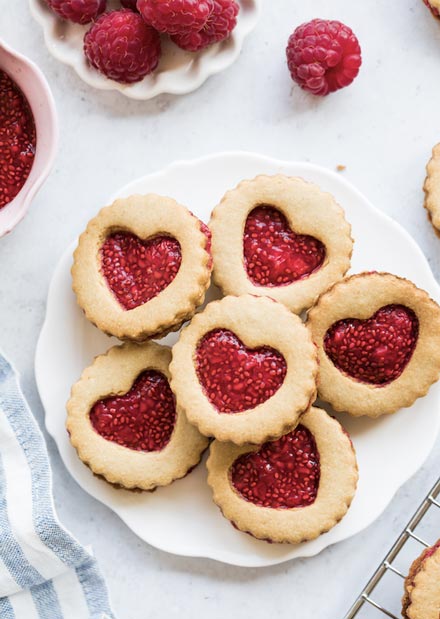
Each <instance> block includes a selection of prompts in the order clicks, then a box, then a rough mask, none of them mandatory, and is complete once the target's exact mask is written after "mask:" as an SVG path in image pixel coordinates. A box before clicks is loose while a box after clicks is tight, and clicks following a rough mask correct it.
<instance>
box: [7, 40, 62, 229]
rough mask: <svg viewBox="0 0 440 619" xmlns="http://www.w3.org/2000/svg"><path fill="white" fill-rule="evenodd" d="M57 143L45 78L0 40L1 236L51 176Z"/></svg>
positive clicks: (48, 90)
mask: <svg viewBox="0 0 440 619" xmlns="http://www.w3.org/2000/svg"><path fill="white" fill-rule="evenodd" d="M57 141H58V127H57V116H56V110H55V103H54V100H53V97H52V93H51V91H50V89H49V85H48V83H47V81H46V79H45V77H44V75H43V74H42V72H41V71H40V69H39V68H38V67H37V66H36V65H35V64H34V63H32V62H31V61H29V60H28V59H27V58H25V57H24V56H22V55H21V54H18V53H17V52H16V51H14V50H12V49H11V48H10V47H8V46H7V45H6V44H5V43H4V42H3V41H2V40H1V39H0V236H3V235H5V234H7V233H8V232H10V231H11V230H12V229H13V228H14V226H16V224H17V223H18V222H19V221H21V219H23V217H24V215H25V214H26V212H27V210H28V208H29V205H30V204H31V202H32V199H33V198H34V197H35V194H36V193H37V191H38V190H39V188H40V187H41V185H42V184H43V182H44V181H45V179H46V178H47V176H48V174H49V172H50V169H51V167H52V164H53V160H54V157H55V152H56V147H57Z"/></svg>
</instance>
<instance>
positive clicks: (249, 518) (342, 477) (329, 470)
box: [206, 407, 358, 544]
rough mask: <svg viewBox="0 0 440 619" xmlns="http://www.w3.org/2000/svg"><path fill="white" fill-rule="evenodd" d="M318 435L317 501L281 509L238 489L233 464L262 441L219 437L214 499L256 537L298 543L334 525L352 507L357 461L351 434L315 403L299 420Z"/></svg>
mask: <svg viewBox="0 0 440 619" xmlns="http://www.w3.org/2000/svg"><path fill="white" fill-rule="evenodd" d="M299 423H300V424H301V425H303V426H304V427H305V428H307V429H308V430H309V431H310V432H311V434H312V435H313V437H314V439H315V442H316V446H317V449H318V453H319V456H320V468H321V475H320V482H319V487H318V494H317V497H316V500H315V501H314V503H312V504H311V505H309V506H307V507H296V508H293V509H281V508H279V509H278V508H271V507H261V506H259V505H255V504H253V503H251V502H250V501H247V500H246V499H244V498H243V497H242V496H240V494H239V493H238V492H237V491H236V490H235V489H234V487H233V486H232V483H231V479H230V470H231V467H232V465H233V464H234V462H235V461H236V460H237V458H239V457H240V456H241V455H243V454H245V453H248V452H251V451H258V450H259V449H260V446H258V447H255V445H243V446H241V447H238V446H236V445H232V444H230V443H220V442H218V441H214V442H213V443H212V444H211V447H210V452H209V457H208V461H207V464H206V466H207V469H208V484H209V485H210V486H211V489H212V491H213V500H214V503H216V505H217V506H218V507H219V508H220V510H221V512H222V514H223V516H224V517H225V518H227V519H228V520H230V521H231V522H232V523H233V524H234V526H235V527H236V528H237V529H239V530H240V531H243V532H245V533H250V534H251V535H252V536H253V537H256V538H257V539H261V540H265V541H271V542H279V543H289V544H299V543H301V542H305V541H309V540H312V539H315V538H316V537H318V536H319V535H321V534H323V533H326V532H327V531H329V530H330V529H332V528H333V527H334V526H335V525H336V524H337V523H338V522H339V521H340V520H342V518H343V517H344V516H345V514H346V513H347V510H348V509H349V507H350V505H351V502H352V500H353V497H354V495H355V492H356V487H357V482H358V467H357V461H356V454H355V451H354V447H353V444H352V442H351V440H350V437H349V436H348V434H347V433H346V432H345V430H344V429H343V428H342V426H341V425H340V423H339V422H338V421H337V420H336V419H334V418H333V417H330V415H328V414H327V413H326V412H325V411H324V410H322V409H320V408H315V407H311V408H310V410H309V411H308V412H306V413H305V414H304V415H303V416H302V418H301V420H300V422H299Z"/></svg>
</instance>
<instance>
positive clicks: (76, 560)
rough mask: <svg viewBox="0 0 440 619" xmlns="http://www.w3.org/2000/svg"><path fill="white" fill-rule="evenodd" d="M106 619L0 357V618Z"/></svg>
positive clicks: (101, 593)
mask: <svg viewBox="0 0 440 619" xmlns="http://www.w3.org/2000/svg"><path fill="white" fill-rule="evenodd" d="M60 413H61V411H60ZM113 617H114V615H113V613H112V610H111V608H110V603H109V599H108V593H107V589H106V586H105V583H104V580H103V578H102V576H101V574H100V572H99V570H98V568H97V565H96V561H95V559H94V557H93V555H92V554H91V553H90V552H89V551H88V550H86V549H85V548H84V547H83V546H81V545H80V544H79V543H78V542H77V541H76V540H75V539H74V538H73V537H72V536H71V535H70V534H69V533H68V531H66V529H64V528H63V527H62V525H61V524H60V522H59V520H58V518H57V516H56V514H55V509H54V503H53V498H52V474H51V470H50V466H49V459H48V454H47V451H46V445H45V443H44V438H43V435H42V433H41V432H40V429H39V428H38V426H37V424H36V422H35V419H34V417H33V415H32V413H31V411H30V410H29V407H28V405H27V403H26V401H25V399H24V397H23V394H22V392H21V390H20V387H19V384H18V380H17V374H16V372H15V371H14V370H13V368H12V367H11V365H10V364H9V363H8V361H6V359H5V358H4V357H3V356H2V355H1V354H0V619H104V618H107V619H110V618H113Z"/></svg>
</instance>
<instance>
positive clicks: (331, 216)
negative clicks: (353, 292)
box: [210, 175, 353, 313]
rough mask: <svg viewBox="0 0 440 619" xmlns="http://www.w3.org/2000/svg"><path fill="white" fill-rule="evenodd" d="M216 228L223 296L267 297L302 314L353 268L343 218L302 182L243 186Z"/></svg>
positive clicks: (275, 180) (260, 179) (216, 216)
mask: <svg viewBox="0 0 440 619" xmlns="http://www.w3.org/2000/svg"><path fill="white" fill-rule="evenodd" d="M210 228H211V231H212V251H213V258H214V275H213V277H214V280H215V282H216V284H217V285H218V286H219V287H220V288H221V289H222V291H223V292H224V294H233V295H240V294H244V293H250V294H255V295H263V296H268V297H271V298H273V299H276V300H277V301H280V302H282V303H284V304H285V305H287V307H288V308H289V309H291V310H292V311H294V312H295V313H300V312H301V311H302V310H303V309H305V308H309V307H310V306H311V305H313V303H314V301H315V300H316V298H317V297H318V295H319V294H321V293H322V292H323V291H325V290H327V288H329V287H330V286H331V285H332V284H334V283H335V282H336V281H338V280H339V279H341V278H342V277H343V276H344V274H345V273H346V272H347V270H348V269H349V267H350V258H351V253H352V249H353V241H352V238H351V228H350V225H349V224H348V223H347V221H346V220H345V217H344V212H343V211H342V209H341V207H340V206H339V205H338V204H337V203H336V201H335V200H334V198H333V197H332V196H331V195H330V194H329V193H324V192H322V191H321V190H320V189H319V188H318V187H316V186H315V185H313V184H312V183H309V182H306V181H304V180H302V179H300V178H291V177H287V176H282V175H277V176H257V178H255V179H254V180H247V181H243V182H241V183H240V184H239V185H238V187H236V188H235V189H233V190H231V191H228V192H227V193H226V195H225V196H224V198H223V199H222V201H221V202H220V204H219V205H218V206H216V207H215V209H214V211H213V213H212V216H211V221H210Z"/></svg>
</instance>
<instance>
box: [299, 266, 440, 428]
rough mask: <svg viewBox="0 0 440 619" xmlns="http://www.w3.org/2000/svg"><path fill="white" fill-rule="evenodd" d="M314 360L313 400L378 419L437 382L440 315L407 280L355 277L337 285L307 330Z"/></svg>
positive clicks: (322, 301) (318, 306) (312, 315)
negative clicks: (316, 395)
mask: <svg viewBox="0 0 440 619" xmlns="http://www.w3.org/2000/svg"><path fill="white" fill-rule="evenodd" d="M307 324H308V326H309V328H310V330H311V333H312V337H313V340H314V342H315V344H316V345H317V347H318V354H319V368H320V369H319V381H318V383H319V396H320V397H321V398H322V399H323V400H325V401H326V402H329V403H330V404H331V405H332V406H333V408H334V409H335V410H338V411H346V412H348V413H350V414H352V415H355V416H359V415H368V416H370V417H378V416H380V415H383V414H386V413H393V412H395V411H397V410H398V409H399V408H402V407H406V406H410V405H411V404H412V403H413V402H414V401H415V400H416V399H417V398H419V397H421V396H424V395H425V394H426V393H427V392H428V390H429V388H430V386H431V385H432V384H433V383H434V382H436V381H437V380H438V378H439V375H440V347H439V341H440V308H439V306H438V305H437V303H436V302H435V301H433V300H432V299H430V298H429V296H428V294H427V293H426V292H425V291H423V290H420V289H419V288H417V287H416V286H415V285H414V284H413V283H411V282H410V281H408V280H405V279H402V278H400V277H396V276H394V275H390V274H389V273H361V274H359V275H353V276H352V277H349V278H347V279H345V280H343V281H342V282H340V283H338V284H336V285H335V286H334V287H333V288H331V289H330V290H329V291H328V292H327V293H325V294H323V295H322V296H321V297H320V298H319V300H318V302H317V304H316V305H315V306H314V307H313V308H312V309H311V310H310V312H309V316H308V322H307Z"/></svg>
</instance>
